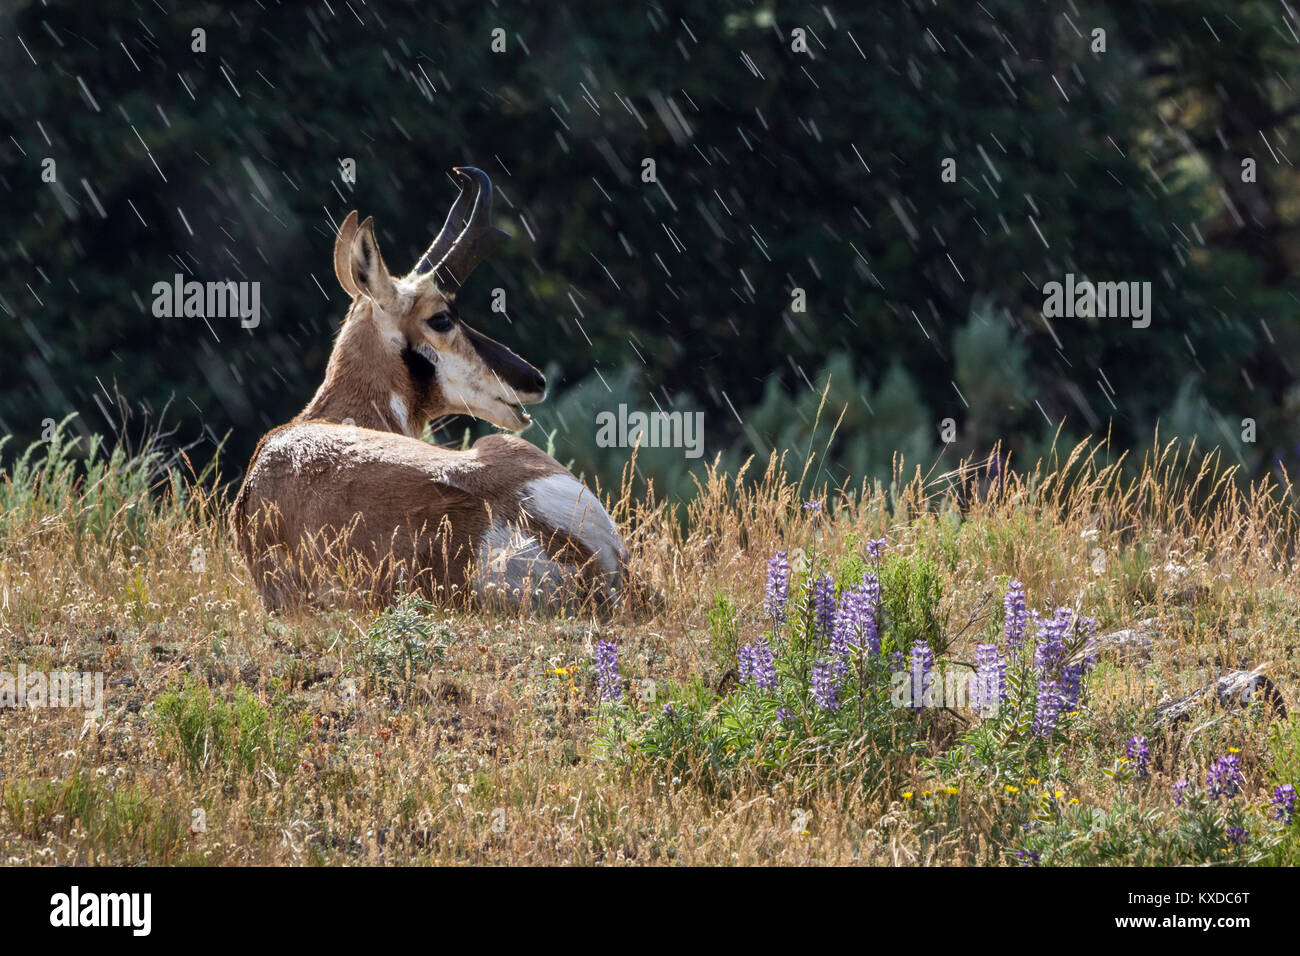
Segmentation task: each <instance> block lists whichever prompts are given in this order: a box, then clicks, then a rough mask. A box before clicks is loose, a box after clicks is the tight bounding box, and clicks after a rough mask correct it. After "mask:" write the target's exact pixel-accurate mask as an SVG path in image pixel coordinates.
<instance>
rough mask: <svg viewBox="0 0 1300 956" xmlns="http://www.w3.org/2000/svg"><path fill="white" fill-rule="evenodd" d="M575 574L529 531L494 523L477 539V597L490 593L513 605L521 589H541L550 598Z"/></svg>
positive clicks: (475, 585) (486, 597)
mask: <svg viewBox="0 0 1300 956" xmlns="http://www.w3.org/2000/svg"><path fill="white" fill-rule="evenodd" d="M572 577H576V575H574V573H573V569H571V568H567V567H565V566H563V565H559V564H556V563H555V562H554V561H552V560H551V559H550V558H549V557H547V555H546V552H545V551H544V550H543V549H542V545H541V542H539V541H538V540H537V538H536V537H534V536H533V535H531V534H527V533H525V532H522V531H519V530H516V529H514V528H511V527H509V526H507V525H504V524H501V523H499V522H498V523H494V524H493V525H492V527H491V528H489V529H488V532H487V534H485V535H484V536H483V538H482V540H481V541H480V542H479V549H478V567H477V568H475V571H474V591H475V593H476V594H477V595H478V596H479V598H480V599H484V600H486V599H488V598H489V597H491V596H492V595H494V594H495V595H497V596H500V597H504V598H505V599H507V601H509V602H510V603H511V604H514V603H515V602H516V601H517V600H518V598H519V596H520V594H521V593H522V592H523V591H524V590H526V589H527V590H531V591H537V590H540V591H541V592H542V597H543V600H545V601H548V602H549V601H550V600H551V597H552V596H553V595H554V593H555V591H556V589H557V588H558V587H560V586H561V585H562V584H563V583H564V582H565V581H566V580H568V579H570V578H572Z"/></svg>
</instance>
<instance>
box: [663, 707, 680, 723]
mask: <svg viewBox="0 0 1300 956" xmlns="http://www.w3.org/2000/svg"><path fill="white" fill-rule="evenodd" d="M664 716H665V717H667V718H668V719H669V720H673V719H675V718H676V717H677V711H676V710H674V709H673V705H672V704H664Z"/></svg>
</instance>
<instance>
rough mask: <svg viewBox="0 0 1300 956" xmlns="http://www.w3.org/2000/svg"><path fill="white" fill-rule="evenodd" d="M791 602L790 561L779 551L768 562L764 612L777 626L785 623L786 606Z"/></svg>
mask: <svg viewBox="0 0 1300 956" xmlns="http://www.w3.org/2000/svg"><path fill="white" fill-rule="evenodd" d="M789 600H790V559H789V557H788V555H787V554H786V553H785V552H784V551H778V552H777V553H776V554H775V555H773V556H772V559H771V560H770V561H768V562H767V586H766V588H765V589H764V592H763V611H764V613H766V614H767V615H768V617H770V618H772V620H773V621H775V622H776V623H777V624H784V623H785V615H786V604H787V603H788V602H789Z"/></svg>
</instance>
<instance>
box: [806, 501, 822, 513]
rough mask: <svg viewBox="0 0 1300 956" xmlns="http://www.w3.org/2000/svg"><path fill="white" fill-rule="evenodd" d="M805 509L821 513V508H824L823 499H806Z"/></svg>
mask: <svg viewBox="0 0 1300 956" xmlns="http://www.w3.org/2000/svg"><path fill="white" fill-rule="evenodd" d="M803 510H804V511H812V512H815V513H816V514H821V510H822V503H821V499H820V498H814V499H813V500H812V501H805V502H804V503H803Z"/></svg>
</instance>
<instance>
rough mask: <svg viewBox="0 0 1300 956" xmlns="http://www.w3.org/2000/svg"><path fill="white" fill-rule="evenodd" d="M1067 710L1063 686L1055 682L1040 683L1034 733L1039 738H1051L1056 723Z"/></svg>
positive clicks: (1035, 710) (1045, 681)
mask: <svg viewBox="0 0 1300 956" xmlns="http://www.w3.org/2000/svg"><path fill="white" fill-rule="evenodd" d="M1064 710H1065V699H1064V697H1063V696H1062V695H1061V686H1060V684H1059V683H1058V682H1057V681H1055V680H1041V681H1039V682H1038V702H1037V703H1036V705H1035V707H1034V733H1035V734H1037V735H1038V736H1039V737H1051V736H1052V733H1053V732H1054V731H1055V730H1056V722H1057V721H1058V720H1059V719H1060V717H1061V712H1062V711H1064Z"/></svg>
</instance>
